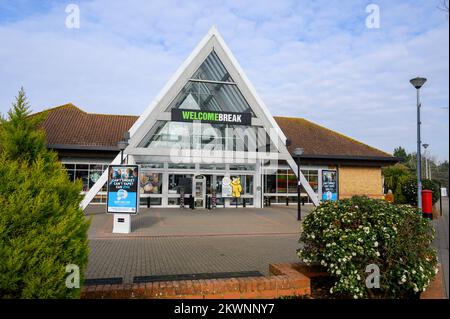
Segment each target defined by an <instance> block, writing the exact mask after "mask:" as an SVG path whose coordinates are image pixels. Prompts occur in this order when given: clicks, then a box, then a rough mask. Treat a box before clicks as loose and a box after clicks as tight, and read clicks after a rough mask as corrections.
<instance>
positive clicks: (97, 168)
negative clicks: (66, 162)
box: [89, 164, 102, 171]
mask: <svg viewBox="0 0 450 319" xmlns="http://www.w3.org/2000/svg"><path fill="white" fill-rule="evenodd" d="M89 169H90V170H91V171H101V170H102V165H101V164H90V165H89Z"/></svg>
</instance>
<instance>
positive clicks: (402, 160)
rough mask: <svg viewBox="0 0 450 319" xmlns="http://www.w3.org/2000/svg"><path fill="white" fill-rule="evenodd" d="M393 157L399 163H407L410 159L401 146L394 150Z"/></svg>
mask: <svg viewBox="0 0 450 319" xmlns="http://www.w3.org/2000/svg"><path fill="white" fill-rule="evenodd" d="M393 155H394V156H395V157H397V158H398V159H399V161H400V163H407V162H408V161H409V159H410V156H409V155H408V153H406V150H405V149H404V148H403V147H401V146H399V147H397V148H395V149H394V154H393Z"/></svg>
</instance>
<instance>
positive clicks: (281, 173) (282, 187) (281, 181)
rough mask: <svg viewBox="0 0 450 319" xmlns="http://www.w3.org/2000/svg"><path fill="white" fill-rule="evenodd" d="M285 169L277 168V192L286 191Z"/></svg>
mask: <svg viewBox="0 0 450 319" xmlns="http://www.w3.org/2000/svg"><path fill="white" fill-rule="evenodd" d="M286 173H287V171H286V170H285V169H279V170H278V172H277V193H287V174H286Z"/></svg>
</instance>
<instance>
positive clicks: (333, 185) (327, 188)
mask: <svg viewBox="0 0 450 319" xmlns="http://www.w3.org/2000/svg"><path fill="white" fill-rule="evenodd" d="M322 200H331V201H336V200H337V172H336V171H333V170H322Z"/></svg>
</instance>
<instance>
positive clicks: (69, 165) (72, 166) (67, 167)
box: [63, 163, 75, 169]
mask: <svg viewBox="0 0 450 319" xmlns="http://www.w3.org/2000/svg"><path fill="white" fill-rule="evenodd" d="M63 165H64V168H66V169H74V168H75V164H66V163H63Z"/></svg>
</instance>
